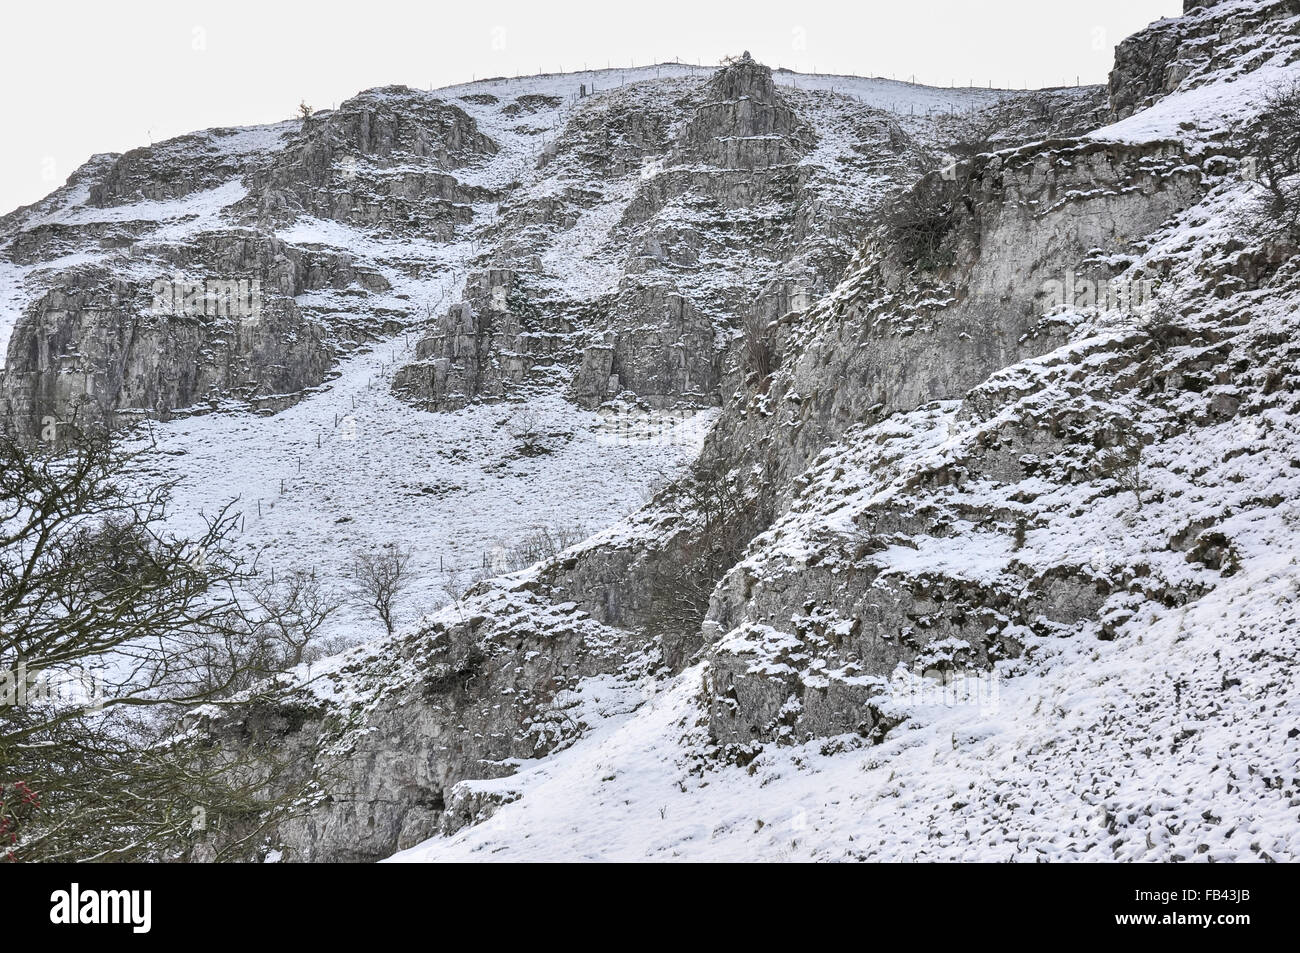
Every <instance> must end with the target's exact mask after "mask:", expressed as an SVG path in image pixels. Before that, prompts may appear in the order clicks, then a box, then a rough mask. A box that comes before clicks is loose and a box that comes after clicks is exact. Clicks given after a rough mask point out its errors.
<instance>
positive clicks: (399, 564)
mask: <svg viewBox="0 0 1300 953" xmlns="http://www.w3.org/2000/svg"><path fill="white" fill-rule="evenodd" d="M411 555H412V554H411V551H410V550H409V549H407V548H405V547H402V546H399V545H397V544H396V543H388V544H386V545H384V546H380V547H378V548H374V549H368V550H359V551H357V552H355V553H353V555H352V581H353V586H354V587H355V588H356V590H357V592H358V593H359V594H360V595H361V597H362V598H363V599H364V600H365V601H366V604H367V605H368V606H370V607H371V608H372V609H374V610H375V612H377V613H378V614H379V619H380V621H381V622H383V623H384V628H385V629H386V630H387V632H388V634H389V635H392V634H393V610H394V607H395V605H396V602H397V597H398V596H399V595H401V594H402V592H403V591H404V590H405V589H406V588H407V587H408V586H409V585H410V582H411V580H410V576H409V573H408V572H407V570H408V567H409V566H410V563H411Z"/></svg>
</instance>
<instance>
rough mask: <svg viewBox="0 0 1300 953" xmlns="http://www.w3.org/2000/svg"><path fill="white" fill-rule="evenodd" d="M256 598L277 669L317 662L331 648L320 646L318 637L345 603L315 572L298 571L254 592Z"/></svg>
mask: <svg viewBox="0 0 1300 953" xmlns="http://www.w3.org/2000/svg"><path fill="white" fill-rule="evenodd" d="M252 599H253V601H254V603H256V605H257V607H258V609H259V610H260V612H261V618H260V619H259V620H258V629H259V631H260V632H261V633H262V634H263V635H264V638H265V639H266V642H267V643H268V645H269V646H270V651H269V653H268V656H269V661H270V663H271V665H272V667H273V668H274V670H276V671H281V670H284V669H289V668H293V667H294V666H295V665H300V664H302V663H303V662H312V661H315V660H316V659H318V658H320V657H321V656H322V655H323V654H325V653H326V652H328V651H329V649H330V648H331V646H327V645H321V644H318V643H317V642H316V636H317V633H318V632H319V631H320V629H321V626H323V625H324V624H325V622H326V621H327V620H328V619H329V617H330V616H331V615H333V614H334V613H335V612H337V611H338V609H339V606H340V605H341V604H342V602H341V600H340V599H339V597H338V594H337V593H335V592H333V591H331V590H327V589H326V588H325V587H324V586H323V585H322V584H321V581H320V578H319V577H318V576H317V575H316V571H315V570H302V569H297V570H294V571H292V572H290V573H287V574H286V575H283V576H281V577H280V579H279V580H278V581H275V582H266V583H263V584H262V585H261V586H257V587H255V588H254V589H253V592H252Z"/></svg>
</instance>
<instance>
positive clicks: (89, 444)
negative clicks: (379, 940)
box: [0, 432, 296, 860]
mask: <svg viewBox="0 0 1300 953" xmlns="http://www.w3.org/2000/svg"><path fill="white" fill-rule="evenodd" d="M130 461H131V458H130V457H129V456H127V455H125V454H123V453H121V452H119V450H118V449H117V448H116V447H115V446H114V445H113V443H112V441H111V440H110V439H109V437H108V436H107V435H106V434H99V433H94V434H86V433H75V432H74V433H71V434H64V435H62V445H61V446H60V447H58V448H57V449H56V448H55V447H54V446H53V445H51V444H38V443H30V442H26V441H24V440H20V439H18V438H15V437H11V436H5V435H0V696H3V697H0V788H3V789H4V790H5V793H4V794H0V801H3V802H4V803H3V804H0V828H3V830H4V831H5V839H6V840H7V841H8V842H9V843H8V844H7V845H5V849H6V850H7V851H8V852H10V853H11V854H12V855H13V856H14V857H15V858H16V859H31V860H73V859H78V860H152V859H169V858H175V857H179V856H182V855H184V854H185V853H186V852H187V851H188V850H189V849H190V847H192V845H193V844H194V841H195V838H196V837H198V836H201V834H202V831H203V830H204V828H202V827H200V826H196V825H195V824H194V818H195V814H194V809H195V808H198V809H199V810H200V811H202V812H204V814H205V816H206V815H211V816H212V818H213V819H214V820H215V819H216V818H217V817H219V816H224V817H232V818H239V819H240V824H241V825H242V829H243V830H244V831H246V833H247V834H248V836H250V837H256V836H257V833H258V832H259V831H263V830H265V829H266V827H267V825H269V824H270V823H272V821H271V818H272V816H273V815H275V814H276V813H277V812H280V811H283V810H288V809H289V805H290V804H291V803H292V802H293V800H294V798H295V797H296V794H295V793H294V792H293V791H291V790H290V788H287V787H286V788H283V789H281V794H282V795H283V797H281V796H280V795H275V796H272V795H269V794H267V793H266V792H267V790H268V789H267V788H266V787H265V785H266V784H267V782H268V781H269V780H270V779H271V778H272V776H273V775H276V774H277V773H278V769H277V768H276V767H275V766H274V764H273V761H272V760H271V759H265V760H260V759H259V761H258V763H257V764H253V763H251V759H252V755H251V753H250V754H249V755H248V756H247V757H245V756H241V755H233V754H228V753H223V752H218V751H216V750H215V749H213V748H212V747H210V746H204V745H202V744H199V743H198V742H197V741H196V738H195V736H194V735H193V734H192V733H191V732H189V731H188V730H186V728H185V726H184V722H183V719H184V717H185V714H186V713H187V712H188V711H190V710H191V709H192V707H193V706H195V705H199V704H203V705H222V704H225V703H226V702H227V701H228V699H229V698H230V693H231V692H232V691H234V690H235V688H236V686H238V685H241V684H246V678H245V676H246V674H247V673H246V670H245V669H243V668H241V667H240V666H239V665H238V664H233V665H231V666H228V667H226V668H225V669H223V674H224V677H223V678H221V679H219V680H215V681H214V680H212V679H211V678H210V677H209V676H210V675H211V672H210V671H209V670H207V669H205V667H204V665H205V663H204V659H203V657H202V653H201V652H200V651H198V650H199V649H201V648H202V647H203V646H209V645H221V644H227V645H234V644H236V643H238V642H239V640H240V639H241V638H242V637H243V636H244V635H245V634H246V633H247V631H248V624H247V619H246V616H245V614H244V612H243V611H242V609H241V607H240V605H239V600H238V598H237V593H238V589H239V586H240V585H241V584H242V583H243V581H244V580H245V579H246V578H247V573H246V572H245V570H244V568H243V567H242V565H241V563H240V561H239V560H238V559H237V558H235V557H234V556H233V554H232V548H231V546H230V545H229V542H228V541H229V537H230V534H231V532H232V531H233V528H234V525H235V517H234V516H233V515H232V514H230V513H229V511H228V510H222V511H220V512H219V513H217V514H216V515H215V516H213V517H211V518H209V519H208V520H207V523H206V529H205V530H204V531H203V532H202V533H200V534H199V535H198V536H197V537H194V538H186V537H179V536H175V535H173V534H171V533H169V532H168V531H167V530H166V529H165V526H164V524H163V520H162V518H163V513H164V510H165V507H166V505H167V502H168V498H169V495H168V491H169V489H170V487H169V486H167V485H163V486H158V487H153V488H149V489H145V490H143V491H135V490H133V489H132V488H131V487H130V485H129V484H128V481H127V480H126V478H125V473H126V469H127V466H128V464H129V463H130ZM10 695H12V697H10ZM254 695H255V697H256V698H257V699H258V701H259V703H267V704H275V703H276V700H277V698H278V697H279V696H280V689H279V687H278V686H277V685H275V684H273V683H267V684H264V685H261V686H259V687H258V688H257V689H256V691H255V692H254ZM19 782H22V785H21V787H20V786H19ZM15 791H17V792H19V793H20V794H21V797H19V798H17V799H15V798H14V797H13V794H14V792H15ZM246 843H247V842H246V841H243V840H242V838H237V839H235V840H233V841H230V842H228V843H227V844H226V845H225V847H223V848H222V850H223V851H224V850H229V851H232V852H234V853H238V851H239V850H240V849H242V845H245V844H246Z"/></svg>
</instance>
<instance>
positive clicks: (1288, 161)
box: [1247, 82, 1300, 240]
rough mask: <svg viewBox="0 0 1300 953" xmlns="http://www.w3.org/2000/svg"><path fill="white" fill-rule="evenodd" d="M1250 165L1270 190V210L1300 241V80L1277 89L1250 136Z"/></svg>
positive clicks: (1271, 214) (1265, 187)
mask: <svg viewBox="0 0 1300 953" xmlns="http://www.w3.org/2000/svg"><path fill="white" fill-rule="evenodd" d="M1247 149H1248V155H1247V161H1248V162H1249V163H1250V165H1248V166H1247V168H1248V169H1250V170H1251V171H1252V173H1253V175H1254V177H1255V179H1256V180H1257V181H1258V182H1259V183H1260V185H1262V186H1263V187H1264V189H1265V190H1266V191H1267V192H1268V213H1269V216H1270V218H1272V219H1273V220H1274V221H1276V223H1277V225H1278V226H1279V227H1280V229H1281V230H1282V231H1283V232H1284V233H1285V234H1286V235H1288V236H1289V237H1290V238H1292V239H1296V240H1300V82H1292V83H1290V84H1289V85H1286V86H1280V87H1278V88H1277V89H1275V90H1274V91H1273V92H1272V93H1270V94H1269V96H1268V97H1267V98H1266V100H1265V104H1264V111H1263V112H1262V113H1261V114H1260V116H1259V118H1258V119H1257V120H1256V121H1255V124H1254V125H1253V126H1252V127H1251V129H1250V131H1249V133H1248V136H1247Z"/></svg>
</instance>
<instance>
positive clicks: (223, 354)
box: [0, 87, 497, 430]
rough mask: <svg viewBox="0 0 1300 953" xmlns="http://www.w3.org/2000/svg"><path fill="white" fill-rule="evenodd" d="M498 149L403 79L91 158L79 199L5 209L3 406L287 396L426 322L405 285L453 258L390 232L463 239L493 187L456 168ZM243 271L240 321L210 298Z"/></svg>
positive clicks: (254, 400) (271, 400)
mask: <svg viewBox="0 0 1300 953" xmlns="http://www.w3.org/2000/svg"><path fill="white" fill-rule="evenodd" d="M496 151H497V147H496V145H495V143H493V142H492V140H491V139H490V138H488V137H487V136H485V135H483V134H482V133H481V132H479V131H478V128H477V125H476V123H475V122H474V120H473V119H472V118H471V117H470V116H468V115H467V114H466V113H465V112H464V111H463V110H461V109H459V108H458V107H456V106H454V105H451V104H449V103H446V102H444V101H442V100H440V99H438V98H436V97H434V96H430V95H426V94H422V93H419V92H416V91H413V90H408V89H405V88H404V87H402V88H399V87H394V88H388V89H380V90H371V91H369V92H367V93H364V94H362V95H360V96H358V97H356V98H355V99H353V100H349V101H348V102H346V103H344V104H343V106H342V107H340V108H339V109H337V110H330V111H327V112H323V113H318V114H315V115H313V116H310V117H308V118H307V119H305V120H302V121H300V122H299V121H294V122H288V123H280V124H277V125H273V126H268V127H263V128H257V129H235V130H232V129H216V130H210V131H208V132H204V133H196V134H194V135H190V136H182V137H180V138H178V139H174V140H170V141H168V142H164V143H160V144H158V145H156V146H151V147H148V148H145V149H136V150H133V151H131V152H129V153H127V154H125V155H122V156H117V157H97V158H96V159H93V160H92V161H91V163H89V164H88V165H87V167H86V168H84V169H82V170H80V171H79V172H78V173H77V175H76V176H74V177H73V180H71V181H70V183H69V186H68V187H66V188H65V189H64V190H61V193H62V194H60V193H56V194H55V195H54V196H51V197H50V199H47V200H46V201H45V202H44V203H41V204H40V205H38V206H34V207H33V208H32V209H28V210H19V212H17V213H14V215H11V216H8V217H6V219H5V220H4V221H5V225H4V232H3V235H0V255H3V259H0V264H4V265H6V266H7V267H8V268H9V269H11V271H10V272H9V273H11V274H13V276H14V280H15V281H16V283H17V285H18V290H16V291H15V295H14V297H15V298H16V299H17V300H16V301H15V302H14V303H13V304H11V305H9V306H10V307H14V308H15V309H16V310H17V311H18V314H17V316H16V319H14V320H13V323H12V327H11V328H10V327H5V328H4V330H5V331H6V332H8V333H6V334H5V336H4V338H3V339H2V340H3V343H4V344H5V345H6V346H7V348H8V352H7V355H6V359H5V362H4V366H3V369H0V413H2V414H3V416H4V417H5V419H6V420H7V421H9V425H11V426H15V427H18V428H26V429H29V430H32V429H36V428H38V427H39V426H40V425H41V422H42V421H45V420H47V419H51V418H52V419H54V420H64V419H68V418H71V417H72V416H74V415H76V414H84V413H87V412H90V410H89V409H90V408H94V411H93V412H94V413H95V414H97V415H110V416H113V415H117V414H118V413H120V412H126V413H128V414H132V415H140V414H155V415H157V414H166V413H170V412H173V411H181V412H193V411H196V410H203V409H206V408H207V407H209V406H215V405H216V404H219V403H223V402H229V401H232V400H233V401H237V402H241V403H243V404H244V405H245V406H247V407H249V408H250V409H257V410H265V409H270V410H274V409H276V408H279V407H282V406H284V404H285V403H286V402H289V401H292V400H294V399H295V397H296V396H298V395H301V394H302V393H303V392H304V391H305V390H307V389H309V388H312V387H315V386H317V385H319V384H321V383H322V382H323V381H324V380H326V379H327V377H328V376H329V374H330V371H331V368H332V367H333V365H334V364H335V362H336V361H337V360H338V358H339V357H340V356H342V355H343V354H346V353H347V352H348V351H350V350H352V349H353V348H355V347H356V346H357V345H358V344H364V343H366V342H367V341H370V340H373V339H375V338H376V337H377V336H379V335H381V334H384V333H390V334H391V333H392V332H393V331H394V330H397V329H399V328H401V327H403V326H405V325H409V324H411V323H413V322H414V321H416V320H418V316H419V307H418V305H416V304H413V303H412V302H411V300H410V292H409V291H407V290H403V291H395V289H394V284H395V283H399V284H405V283H408V282H410V281H411V280H412V278H414V279H415V282H416V285H417V287H419V286H420V284H421V281H420V279H421V278H423V276H424V275H425V272H426V269H427V268H428V262H429V260H430V259H435V258H436V257H437V255H436V253H435V252H433V251H432V250H431V249H429V248H427V247H424V248H421V247H417V248H416V249H415V250H413V251H411V250H408V251H407V252H406V253H405V254H399V253H392V256H391V258H390V257H389V254H390V252H389V250H388V249H387V248H386V247H385V246H384V244H383V243H384V242H385V241H387V240H390V239H392V238H395V237H397V236H402V237H403V238H409V237H411V236H415V235H419V236H422V237H421V240H422V241H424V242H425V243H426V246H427V243H429V242H433V243H440V242H447V241H450V240H452V239H453V237H454V236H455V235H456V234H457V233H458V231H463V230H464V229H465V228H466V226H468V225H469V224H470V223H471V222H472V220H473V218H474V214H473V212H472V211H471V207H470V205H469V204H468V203H470V202H481V201H485V200H486V199H487V198H488V197H490V196H491V195H492V192H491V190H489V189H484V188H482V187H475V186H463V185H462V184H461V183H460V182H459V181H458V180H457V178H456V177H455V175H453V173H452V170H460V169H463V168H465V167H467V166H468V167H477V166H481V165H482V164H483V163H484V162H486V161H489V160H490V159H491V157H492V156H493V155H494V154H495V152H496ZM322 220H329V221H332V222H337V223H340V224H342V225H344V226H346V227H348V228H350V229H355V231H352V232H345V233H343V234H344V236H345V237H344V240H343V241H342V242H341V243H339V244H334V245H331V244H329V242H330V241H337V239H338V236H331V235H327V234H325V233H324V232H323V231H322V230H321V229H320V228H319V227H314V228H313V227H308V228H303V227H302V226H301V224H299V225H295V223H296V222H297V223H301V222H303V221H307V222H316V221H322ZM286 230H290V231H292V230H296V231H297V232H298V234H299V235H300V236H301V237H298V238H296V239H295V240H285V238H283V237H281V235H282V234H283V233H284V232H285V231H286ZM362 235H366V236H368V240H369V241H371V242H372V245H371V246H369V249H370V250H367V251H362V252H361V253H360V255H358V254H356V253H354V252H353V251H352V250H351V248H349V247H347V246H348V245H349V244H350V243H351V242H352V241H353V240H356V242H357V244H364V243H363V241H362V240H361V236H362ZM318 239H324V241H321V240H318ZM376 242H377V243H379V244H378V247H379V248H380V249H381V252H380V253H379V254H376V253H375V252H374V251H373V248H374V247H376V246H375V245H374V244H373V243H376ZM75 259H80V260H77V261H76V264H73V265H69V266H64V265H62V264H61V263H62V262H63V261H65V260H75ZM394 259H397V260H396V261H395V260H394ZM160 283H161V285H166V286H168V287H167V289H166V290H165V297H166V298H167V302H168V306H167V307H161V308H160V307H158V306H157V305H158V298H159V296H160ZM228 286H233V287H238V288H239V289H241V293H242V295H243V299H242V300H243V303H244V307H243V309H242V311H243V312H247V313H240V314H239V315H236V316H234V317H235V318H237V319H236V320H232V315H231V313H230V310H229V308H227V307H224V306H218V304H217V302H216V301H214V300H211V299H213V298H214V296H215V297H216V298H220V296H221V295H222V294H226V293H227V291H226V289H227V288H228ZM195 287H198V288H202V289H204V294H203V295H202V296H201V298H203V300H191V301H189V302H188V303H186V304H185V305H184V306H173V305H174V304H175V302H173V300H172V299H173V297H176V295H174V294H173V291H176V292H179V294H180V295H182V296H183V295H184V294H185V293H186V290H187V289H192V288H195ZM24 293H25V294H24ZM24 296H25V299H26V300H25V301H24V300H23V299H24ZM205 302H206V303H205ZM254 311H255V312H256V314H255V315H253V314H252V312H254Z"/></svg>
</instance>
